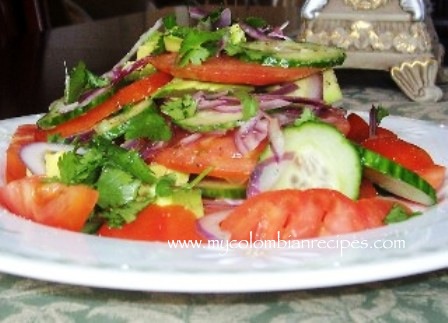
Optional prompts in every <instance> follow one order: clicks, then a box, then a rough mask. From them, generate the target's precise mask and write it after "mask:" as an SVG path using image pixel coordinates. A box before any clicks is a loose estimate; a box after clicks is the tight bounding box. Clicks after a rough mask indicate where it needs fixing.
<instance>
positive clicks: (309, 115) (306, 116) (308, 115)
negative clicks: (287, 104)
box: [294, 108, 319, 126]
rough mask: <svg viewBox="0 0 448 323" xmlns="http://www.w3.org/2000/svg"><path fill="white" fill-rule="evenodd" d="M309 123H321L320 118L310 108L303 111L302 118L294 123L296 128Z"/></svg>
mask: <svg viewBox="0 0 448 323" xmlns="http://www.w3.org/2000/svg"><path fill="white" fill-rule="evenodd" d="M307 121H319V118H318V117H316V115H315V114H314V112H313V111H312V110H311V109H310V108H305V109H303V111H302V113H301V114H300V117H298V118H297V119H296V120H295V121H294V126H299V125H301V124H302V123H304V122H307Z"/></svg>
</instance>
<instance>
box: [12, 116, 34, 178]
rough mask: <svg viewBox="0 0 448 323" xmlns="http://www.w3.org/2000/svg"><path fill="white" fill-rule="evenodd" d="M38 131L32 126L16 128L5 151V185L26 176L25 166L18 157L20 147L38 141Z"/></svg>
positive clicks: (25, 125) (26, 125)
mask: <svg viewBox="0 0 448 323" xmlns="http://www.w3.org/2000/svg"><path fill="white" fill-rule="evenodd" d="M39 133H40V130H39V129H38V128H37V126H36V125H34V124H24V125H20V126H18V127H17V129H16V131H15V132H14V134H13V136H12V138H11V142H10V144H9V146H8V148H7V150H6V174H5V179H6V183H9V182H11V181H14V180H16V179H20V178H23V177H25V176H26V166H25V164H24V163H23V161H22V158H21V157H20V151H21V150H22V147H23V146H25V145H27V144H30V143H33V142H36V141H38V139H37V137H39Z"/></svg>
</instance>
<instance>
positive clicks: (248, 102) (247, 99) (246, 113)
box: [235, 91, 259, 120]
mask: <svg viewBox="0 0 448 323" xmlns="http://www.w3.org/2000/svg"><path fill="white" fill-rule="evenodd" d="M235 96H236V97H237V98H238V99H239V100H240V102H241V104H242V106H243V120H249V119H250V118H252V117H253V116H255V115H256V114H257V112H258V108H259V103H258V101H257V99H255V97H254V96H252V95H250V94H249V93H247V92H245V91H239V92H236V93H235Z"/></svg>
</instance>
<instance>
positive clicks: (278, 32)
mask: <svg viewBox="0 0 448 323" xmlns="http://www.w3.org/2000/svg"><path fill="white" fill-rule="evenodd" d="M288 25H289V21H286V22H284V23H283V24H282V25H281V26H279V27H274V28H273V29H272V31H271V32H269V33H268V34H267V36H268V37H270V38H277V39H283V40H291V38H290V37H288V36H286V35H285V34H284V33H283V30H284V29H285V28H286V27H288Z"/></svg>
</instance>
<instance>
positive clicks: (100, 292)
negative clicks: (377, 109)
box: [0, 85, 448, 323]
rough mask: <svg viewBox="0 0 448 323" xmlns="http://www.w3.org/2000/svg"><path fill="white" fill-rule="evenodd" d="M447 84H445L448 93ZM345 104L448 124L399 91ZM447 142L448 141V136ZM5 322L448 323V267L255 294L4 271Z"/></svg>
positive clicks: (440, 111)
mask: <svg viewBox="0 0 448 323" xmlns="http://www.w3.org/2000/svg"><path fill="white" fill-rule="evenodd" d="M447 89H448V87H444V93H446V90H447ZM344 95H345V99H344V103H343V105H344V107H346V108H348V109H356V110H368V109H369V108H370V106H371V104H372V103H374V104H378V103H382V104H383V105H385V106H387V107H389V108H390V111H391V113H392V114H395V115H402V116H406V117H410V118H416V119H425V120H432V121H435V122H438V123H441V122H442V123H444V124H448V94H446V95H445V97H444V98H443V100H442V101H441V102H439V103H424V104H423V103H415V102H410V101H409V100H408V99H407V98H406V97H404V95H403V94H402V93H401V92H400V91H398V90H397V89H396V88H394V87H393V86H392V87H390V86H389V87H388V86H381V85H380V86H379V87H378V88H376V87H368V88H361V87H356V86H348V87H345V88H344ZM447 139H448V138H447ZM0 320H1V322H45V323H49V322H58V323H64V322H86V321H92V322H183V321H187V322H210V321H213V322H249V321H252V322H267V321H269V322H297V321H304V322H322V321H326V322H327V321H328V322H344V323H347V322H371V321H373V322H447V321H448V270H441V271H438V272H432V273H428V274H421V275H417V276H414V277H405V278H401V279H395V280H391V281H385V282H377V283H369V284H361V285H354V286H347V287H336V288H324V289H317V290H305V291H291V292H270V293H253V294H224V295H223V294H206V295H205V294H200V295H190V294H169V293H144V292H128V291H117V290H106V289H96V288H88V287H78V286H70V285H62V284H54V283H47V282H42V281H36V280H32V279H27V278H19V277H16V276H12V275H7V274H0Z"/></svg>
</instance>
